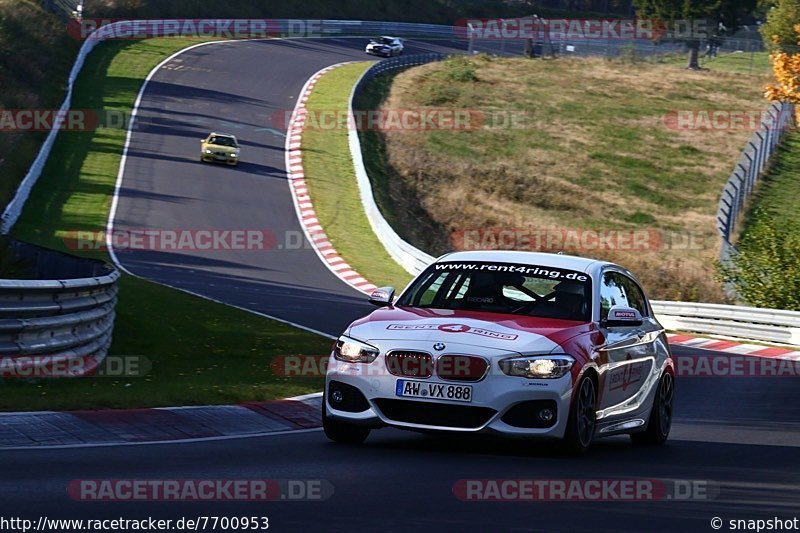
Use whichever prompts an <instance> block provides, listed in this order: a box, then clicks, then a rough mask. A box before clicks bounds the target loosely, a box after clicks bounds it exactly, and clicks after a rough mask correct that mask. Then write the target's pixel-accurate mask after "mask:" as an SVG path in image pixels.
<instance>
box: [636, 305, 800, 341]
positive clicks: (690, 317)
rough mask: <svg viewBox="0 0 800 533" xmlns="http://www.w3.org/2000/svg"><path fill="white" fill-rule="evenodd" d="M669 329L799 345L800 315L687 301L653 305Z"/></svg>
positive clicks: (660, 319)
mask: <svg viewBox="0 0 800 533" xmlns="http://www.w3.org/2000/svg"><path fill="white" fill-rule="evenodd" d="M651 304H652V306H653V311H654V312H655V313H656V315H657V316H658V319H659V321H660V322H661V323H662V325H663V326H664V327H666V328H667V329H673V330H680V331H696V332H698V333H710V334H716V335H725V336H728V337H736V338H746V339H753V340H760V341H767V342H780V343H784V344H792V345H795V346H800V312H798V311H783V310H778V309H761V308H757V307H740V306H732V305H719V304H703V303H688V302H663V301H653V302H651Z"/></svg>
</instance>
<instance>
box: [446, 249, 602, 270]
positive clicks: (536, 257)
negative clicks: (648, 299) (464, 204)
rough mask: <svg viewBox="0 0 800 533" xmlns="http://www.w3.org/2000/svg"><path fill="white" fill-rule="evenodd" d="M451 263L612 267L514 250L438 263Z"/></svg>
mask: <svg viewBox="0 0 800 533" xmlns="http://www.w3.org/2000/svg"><path fill="white" fill-rule="evenodd" d="M451 261H484V262H497V263H518V264H519V263H522V264H530V265H536V266H543V267H554V268H564V269H567V270H576V271H578V272H589V270H591V269H594V268H598V267H601V266H604V265H611V264H613V263H609V262H607V261H599V260H597V259H590V258H588V257H578V256H575V255H565V254H564V255H561V254H548V253H543V252H522V251H513V250H480V251H468V252H453V253H449V254H446V255H444V256H442V257H440V258H439V259H438V260H437V261H436V262H437V263H438V262H451Z"/></svg>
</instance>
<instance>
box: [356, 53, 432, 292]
mask: <svg viewBox="0 0 800 533" xmlns="http://www.w3.org/2000/svg"><path fill="white" fill-rule="evenodd" d="M445 57H446V56H445V55H443V54H421V55H411V56H401V57H396V58H393V59H386V60H384V61H379V62H378V63H375V65H373V66H372V67H370V68H369V69H367V70H366V71H364V74H362V76H361V78H360V79H359V80H358V82H357V83H356V85H355V86H354V87H353V91H352V93H351V94H350V104H349V111H350V116H353V114H354V113H353V102H354V101H355V99H356V98H357V97H358V95H359V94H361V91H362V90H363V88H364V86H365V85H366V84H367V83H369V81H370V80H372V79H374V78H375V77H376V76H380V75H381V74H385V73H387V72H393V71H396V70H400V69H404V68H408V67H412V66H416V65H423V64H425V63H431V62H433V61H441V60H442V59H444V58H445ZM348 140H349V143H350V153H351V154H352V156H353V163H354V165H355V173H356V180H357V182H358V191H359V194H360V196H361V204H362V206H363V207H364V212H365V213H366V215H367V220H369V224H370V226H372V231H374V232H375V235H377V236H378V239H380V241H381V242H382V243H383V246H384V248H386V251H387V252H389V255H390V256H391V257H392V259H394V260H395V261H396V262H397V263H398V264H399V265H400V266H402V267H403V268H404V269H405V270H406V272H408V273H409V274H412V275H416V274H419V273H420V272H422V271H423V270H424V269H425V267H426V266H428V265H429V264H431V263H432V262H433V261H434V259H435V258H434V257H433V256H430V255H428V254H426V253H425V252H423V251H422V250H419V249H417V248H416V247H414V246H412V245H411V244H409V243H408V242H406V241H404V240H403V239H402V237H400V236H399V235H398V234H397V232H395V231H394V229H393V228H392V226H391V225H390V224H389V223H388V222H387V221H386V219H385V218H383V215H382V214H381V212H380V209H379V208H378V204H377V203H376V202H375V198H374V196H373V195H372V183H371V181H370V179H369V176H368V175H367V169H366V168H365V167H364V159H363V158H362V155H361V141H360V140H359V138H358V130H357V129H356V128H350V131H349V137H348ZM373 281H375V280H373Z"/></svg>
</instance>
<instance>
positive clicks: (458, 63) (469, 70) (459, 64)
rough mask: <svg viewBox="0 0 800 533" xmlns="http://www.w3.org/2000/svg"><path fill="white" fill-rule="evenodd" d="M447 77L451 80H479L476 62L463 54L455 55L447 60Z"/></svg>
mask: <svg viewBox="0 0 800 533" xmlns="http://www.w3.org/2000/svg"><path fill="white" fill-rule="evenodd" d="M445 78H446V79H447V80H449V81H459V82H470V81H478V75H477V73H476V70H475V64H474V63H473V62H472V61H471V60H470V59H468V58H466V57H463V56H453V57H451V58H450V59H448V60H447V61H445Z"/></svg>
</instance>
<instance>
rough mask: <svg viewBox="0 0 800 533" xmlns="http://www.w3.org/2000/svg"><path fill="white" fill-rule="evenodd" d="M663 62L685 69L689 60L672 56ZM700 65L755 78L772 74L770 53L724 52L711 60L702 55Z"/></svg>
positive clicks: (713, 69) (676, 55)
mask: <svg viewBox="0 0 800 533" xmlns="http://www.w3.org/2000/svg"><path fill="white" fill-rule="evenodd" d="M662 62H663V63H664V64H667V65H674V66H676V67H685V66H686V64H687V63H688V58H687V54H670V55H669V57H667V58H664V59H663V60H662ZM699 63H700V67H701V68H705V69H709V70H712V71H715V72H729V73H731V74H748V75H753V76H770V75H771V74H772V64H771V63H770V60H769V52H723V53H720V54H719V55H718V56H717V57H709V58H706V57H704V56H702V55H701V56H700V58H699Z"/></svg>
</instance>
